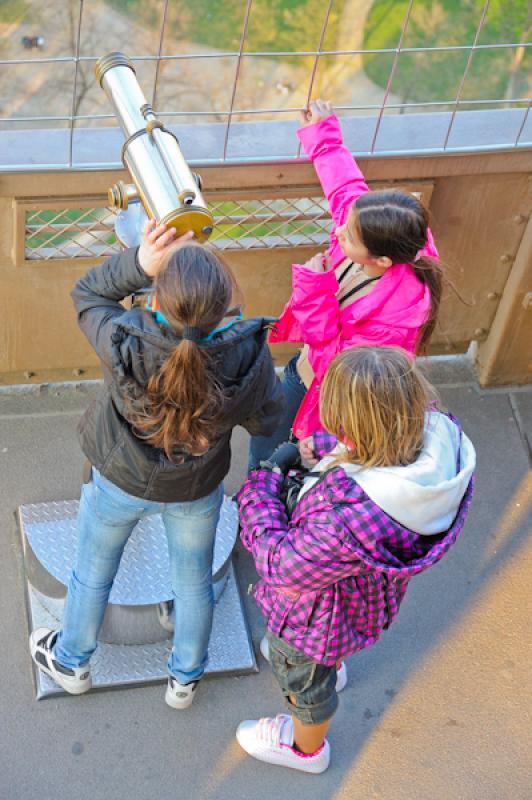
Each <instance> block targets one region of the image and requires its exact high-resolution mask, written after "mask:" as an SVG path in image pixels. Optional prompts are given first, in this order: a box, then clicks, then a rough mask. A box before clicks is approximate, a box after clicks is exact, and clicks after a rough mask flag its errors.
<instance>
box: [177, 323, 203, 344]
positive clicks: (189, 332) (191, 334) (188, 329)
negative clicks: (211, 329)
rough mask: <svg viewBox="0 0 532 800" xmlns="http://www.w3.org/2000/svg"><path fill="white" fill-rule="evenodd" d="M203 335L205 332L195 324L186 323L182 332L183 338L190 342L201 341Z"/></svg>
mask: <svg viewBox="0 0 532 800" xmlns="http://www.w3.org/2000/svg"><path fill="white" fill-rule="evenodd" d="M203 336H204V333H203V331H202V330H201V328H195V327H194V326H193V325H185V327H184V328H183V333H182V334H181V338H182V339H186V340H187V341H189V342H201V340H202V339H203Z"/></svg>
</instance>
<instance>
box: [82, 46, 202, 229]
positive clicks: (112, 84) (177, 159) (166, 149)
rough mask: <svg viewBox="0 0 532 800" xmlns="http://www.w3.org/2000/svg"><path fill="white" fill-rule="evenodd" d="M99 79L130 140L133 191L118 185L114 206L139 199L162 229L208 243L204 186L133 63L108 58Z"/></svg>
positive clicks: (126, 159)
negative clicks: (146, 92)
mask: <svg viewBox="0 0 532 800" xmlns="http://www.w3.org/2000/svg"><path fill="white" fill-rule="evenodd" d="M95 73H96V78H97V80H98V82H99V83H100V85H101V87H102V88H103V89H104V91H105V93H106V95H107V97H108V98H109V100H110V101H111V103H112V104H113V107H114V110H115V114H116V116H117V118H118V121H119V122H120V126H121V128H122V130H123V131H124V134H125V136H126V141H125V142H124V145H123V147H122V161H123V163H124V166H126V167H127V169H128V170H129V172H130V174H131V177H132V178H133V181H134V186H131V185H127V184H124V183H123V182H122V181H119V182H118V183H117V184H115V185H114V186H112V187H111V188H110V189H109V202H110V203H111V205H113V206H116V207H118V208H123V209H126V208H127V207H128V203H129V202H130V201H131V200H134V199H135V198H136V197H138V198H140V200H141V201H142V205H143V206H144V209H145V211H146V214H147V215H148V217H149V218H150V219H155V220H156V222H157V224H161V223H165V224H166V225H168V226H169V227H173V228H175V229H176V232H177V235H178V236H181V235H182V234H184V233H186V232H187V231H190V230H191V231H194V234H195V237H196V239H198V240H200V241H203V240H205V239H207V238H208V237H209V236H210V234H211V233H212V229H213V225H214V220H213V217H212V214H211V213H210V211H209V209H208V207H207V204H206V202H205V200H204V198H203V195H202V193H201V186H200V180H199V178H198V176H195V175H194V174H193V173H192V172H191V171H190V169H189V167H188V164H187V163H186V161H185V159H184V158H183V155H182V153H181V149H180V147H179V143H178V140H177V138H176V137H175V136H174V135H173V134H172V133H170V131H168V130H167V129H166V128H165V127H164V125H163V124H162V123H161V122H160V121H159V120H158V119H157V117H156V115H155V114H154V113H153V110H152V108H151V106H150V105H149V104H148V103H147V102H146V98H145V97H144V95H143V93H142V90H141V88H140V86H139V84H138V82H137V78H136V75H135V70H134V68H133V65H132V63H131V61H130V60H129V58H128V57H127V56H125V55H124V54H123V53H109V54H108V55H106V56H103V57H102V58H100V59H99V61H98V62H97V64H96V67H95Z"/></svg>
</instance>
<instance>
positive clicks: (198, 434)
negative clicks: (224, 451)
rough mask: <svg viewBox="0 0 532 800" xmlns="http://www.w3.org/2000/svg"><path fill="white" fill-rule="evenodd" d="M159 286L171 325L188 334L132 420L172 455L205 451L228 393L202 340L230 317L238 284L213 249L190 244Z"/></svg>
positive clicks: (161, 276)
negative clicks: (212, 364) (228, 312)
mask: <svg viewBox="0 0 532 800" xmlns="http://www.w3.org/2000/svg"><path fill="white" fill-rule="evenodd" d="M154 288H155V293H156V296H157V299H158V301H159V305H160V308H161V311H162V313H163V314H164V316H165V318H166V320H167V321H168V323H169V324H170V327H171V328H172V329H173V330H174V331H175V332H177V333H178V334H181V335H183V333H185V336H186V337H187V338H183V339H182V340H181V341H180V342H179V343H178V345H177V346H176V347H175V348H174V349H173V350H172V352H171V354H170V356H169V357H168V358H167V359H166V361H165V362H164V363H163V364H162V366H161V367H160V368H159V370H158V371H157V372H156V373H155V374H153V375H152V376H151V377H150V379H149V380H148V384H147V386H146V394H145V397H144V400H143V406H142V408H141V409H140V411H137V412H136V413H135V414H134V415H133V418H132V423H133V425H134V428H135V432H136V433H137V435H138V436H140V438H142V439H144V440H146V441H147V442H149V443H150V444H152V445H154V446H155V447H161V448H163V449H164V451H165V452H166V454H167V456H168V457H169V458H172V451H173V450H174V449H175V448H176V447H178V448H179V449H180V450H181V451H183V450H184V451H185V452H186V453H189V454H192V455H201V454H202V453H204V452H205V451H206V450H207V449H208V448H209V445H210V442H211V441H212V439H213V437H214V436H215V435H216V433H217V429H218V427H219V418H220V414H221V411H222V407H223V401H224V391H223V387H222V386H221V385H220V383H219V381H218V380H217V378H216V377H215V375H214V374H213V371H212V367H211V362H210V358H209V355H208V353H207V352H206V350H205V348H204V347H202V345H201V341H200V340H201V337H202V336H203V335H206V334H207V333H209V331H211V330H213V329H214V328H215V327H216V326H217V325H218V323H219V322H220V321H221V320H222V319H223V317H224V316H225V314H226V312H227V310H228V309H229V306H230V305H231V299H232V297H233V293H234V291H235V290H236V282H235V279H234V277H233V275H232V273H231V271H230V270H229V267H228V266H227V265H226V264H224V263H223V262H222V261H221V259H220V258H219V257H218V256H217V255H215V254H214V253H213V252H212V250H209V249H208V248H207V247H205V246H204V245H200V244H196V243H189V244H186V245H184V246H182V247H180V248H179V249H177V250H175V251H174V252H173V253H172V255H171V256H170V258H169V260H168V263H167V265H166V266H165V267H164V268H163V269H162V270H161V272H159V274H158V275H157V276H156V278H155V281H154ZM185 329H188V331H187V330H185ZM190 335H192V339H191V338H188V337H189V336H190Z"/></svg>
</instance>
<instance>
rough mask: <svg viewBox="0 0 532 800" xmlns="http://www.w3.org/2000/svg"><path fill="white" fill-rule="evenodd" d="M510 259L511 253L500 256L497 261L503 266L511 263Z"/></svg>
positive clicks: (511, 257)
mask: <svg viewBox="0 0 532 800" xmlns="http://www.w3.org/2000/svg"><path fill="white" fill-rule="evenodd" d="M512 259H513V256H512V254H511V253H504V255H502V256H501V257H500V259H499V260H500V261H502V263H503V264H508V262H509V261H512Z"/></svg>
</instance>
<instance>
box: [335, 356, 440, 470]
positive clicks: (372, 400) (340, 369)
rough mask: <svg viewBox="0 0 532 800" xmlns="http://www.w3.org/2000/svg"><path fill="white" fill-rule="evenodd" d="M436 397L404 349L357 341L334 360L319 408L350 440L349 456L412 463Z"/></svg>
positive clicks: (369, 463)
mask: <svg viewBox="0 0 532 800" xmlns="http://www.w3.org/2000/svg"><path fill="white" fill-rule="evenodd" d="M436 399H437V396H436V392H435V390H434V389H433V387H432V386H431V385H430V383H429V382H428V381H427V380H426V378H424V376H423V375H422V374H421V372H420V371H419V370H418V369H417V367H416V366H415V363H414V361H413V360H412V359H411V358H410V357H409V356H408V355H407V354H406V353H405V352H404V351H403V350H401V349H399V348H395V347H379V348H373V347H356V348H353V349H351V350H345V351H344V352H343V353H341V354H340V355H339V356H337V357H336V358H335V359H334V361H333V362H332V363H331V365H330V366H329V369H328V371H327V374H326V376H325V380H324V382H323V387H322V392H321V404H320V413H321V418H322V422H323V424H324V425H325V427H326V428H327V430H329V431H330V432H331V433H333V434H334V435H335V436H336V437H337V438H338V439H339V440H340V441H341V442H343V443H344V444H345V445H346V446H347V448H348V456H347V460H348V461H353V462H354V463H357V464H361V465H363V466H366V467H383V466H392V465H399V464H411V463H412V462H413V461H415V459H416V458H417V456H418V455H419V453H420V451H421V448H422V446H423V435H424V425H425V413H426V411H427V409H428V408H429V406H430V404H431V402H432V401H435V400H436ZM342 460H345V457H344V456H342Z"/></svg>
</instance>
